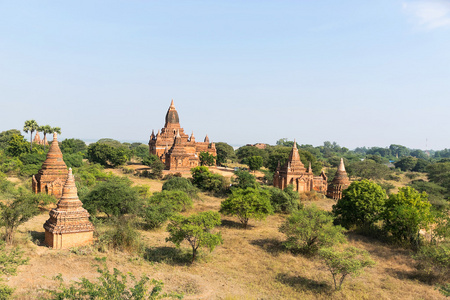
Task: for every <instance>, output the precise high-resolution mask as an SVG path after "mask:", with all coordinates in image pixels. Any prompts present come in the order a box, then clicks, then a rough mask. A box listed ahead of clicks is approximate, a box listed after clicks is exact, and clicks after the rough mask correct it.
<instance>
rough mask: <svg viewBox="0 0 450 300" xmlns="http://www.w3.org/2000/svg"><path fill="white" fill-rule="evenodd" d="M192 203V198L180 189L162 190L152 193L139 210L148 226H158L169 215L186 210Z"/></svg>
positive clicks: (151, 227)
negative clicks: (143, 206)
mask: <svg viewBox="0 0 450 300" xmlns="http://www.w3.org/2000/svg"><path fill="white" fill-rule="evenodd" d="M192 205H193V203H192V199H191V198H189V196H188V195H187V194H186V193H185V192H182V191H162V192H156V193H154V194H153V195H152V196H151V197H150V198H149V199H148V200H147V205H146V206H145V208H144V209H143V210H140V214H141V216H142V217H143V218H144V221H145V224H146V226H147V227H148V228H150V229H153V228H158V227H161V225H162V224H163V223H164V222H165V221H167V220H168V219H169V218H170V217H172V216H174V215H175V214H176V213H179V212H181V211H186V210H187V209H188V208H191V207H192Z"/></svg>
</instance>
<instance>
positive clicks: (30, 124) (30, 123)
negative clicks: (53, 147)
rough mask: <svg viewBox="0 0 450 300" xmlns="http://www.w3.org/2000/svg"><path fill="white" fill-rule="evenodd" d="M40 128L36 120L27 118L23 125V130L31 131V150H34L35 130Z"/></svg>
mask: <svg viewBox="0 0 450 300" xmlns="http://www.w3.org/2000/svg"><path fill="white" fill-rule="evenodd" d="M38 128H39V125H38V123H37V122H36V121H35V120H27V121H25V125H24V126H23V131H24V132H25V133H28V132H30V152H31V151H33V132H35V131H36V130H38Z"/></svg>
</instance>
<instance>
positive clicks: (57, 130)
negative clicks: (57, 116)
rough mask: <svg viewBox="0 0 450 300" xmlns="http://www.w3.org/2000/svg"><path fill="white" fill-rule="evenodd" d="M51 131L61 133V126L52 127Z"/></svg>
mask: <svg viewBox="0 0 450 300" xmlns="http://www.w3.org/2000/svg"><path fill="white" fill-rule="evenodd" d="M51 132H52V133H54V132H56V133H57V134H61V128H59V127H52V131H51Z"/></svg>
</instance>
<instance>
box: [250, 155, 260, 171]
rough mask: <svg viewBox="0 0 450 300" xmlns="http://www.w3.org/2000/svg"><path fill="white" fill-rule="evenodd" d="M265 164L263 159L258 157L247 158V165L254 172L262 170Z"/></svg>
mask: <svg viewBox="0 0 450 300" xmlns="http://www.w3.org/2000/svg"><path fill="white" fill-rule="evenodd" d="M263 163H264V160H263V158H262V157H261V156H258V155H255V156H250V157H249V158H247V165H248V167H249V169H250V170H252V171H256V170H259V169H261V167H262V166H263Z"/></svg>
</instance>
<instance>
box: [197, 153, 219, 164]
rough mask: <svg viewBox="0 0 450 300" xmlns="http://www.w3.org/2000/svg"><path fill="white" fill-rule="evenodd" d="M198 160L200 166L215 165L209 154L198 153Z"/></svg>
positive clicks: (214, 158) (214, 160) (214, 159)
mask: <svg viewBox="0 0 450 300" xmlns="http://www.w3.org/2000/svg"><path fill="white" fill-rule="evenodd" d="M198 158H199V160H200V165H201V166H213V165H215V164H216V157H215V156H214V155H212V154H211V153H209V152H200V154H199V155H198Z"/></svg>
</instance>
